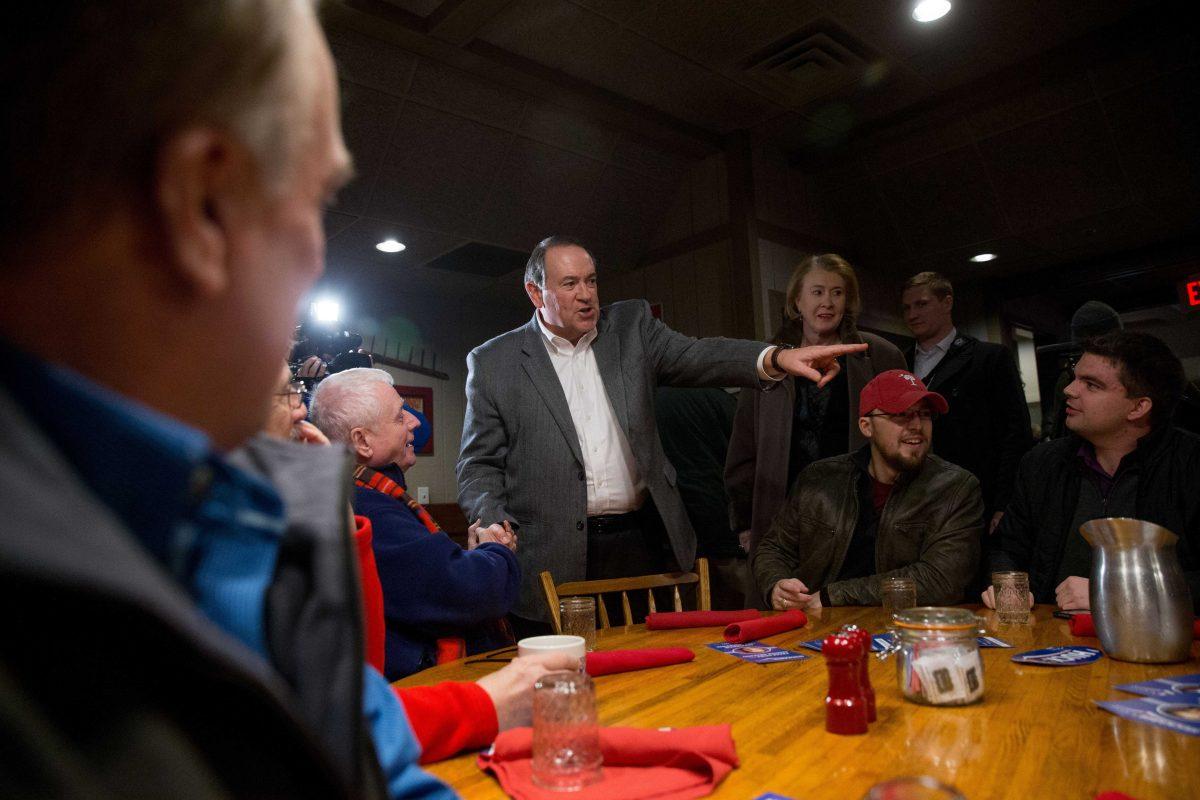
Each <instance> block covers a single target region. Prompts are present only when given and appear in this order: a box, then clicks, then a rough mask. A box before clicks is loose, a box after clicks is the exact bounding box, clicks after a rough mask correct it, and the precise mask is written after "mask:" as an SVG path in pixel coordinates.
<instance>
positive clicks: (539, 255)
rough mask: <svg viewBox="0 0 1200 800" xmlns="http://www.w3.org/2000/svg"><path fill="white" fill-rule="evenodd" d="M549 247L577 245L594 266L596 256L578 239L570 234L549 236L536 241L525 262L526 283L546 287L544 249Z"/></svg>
mask: <svg viewBox="0 0 1200 800" xmlns="http://www.w3.org/2000/svg"><path fill="white" fill-rule="evenodd" d="M551 247H578V248H579V249H581V250H583V252H585V253H587V254H588V258H590V259H591V260H592V266H593V267H595V266H596V257H595V256H594V255H592V251H591V250H588V249H587V248H586V247H584V246H583V243H582V242H580V241H579V240H578V239H575V238H573V237H571V236H550V237H547V238H545V239H542V240H541V241H540V242H538V245H537V247H535V248H533V252H532V253H530V254H529V260H528V261H526V262H525V282H526V283H532V284H534V285H535V286H537V287H538V288H539V289H545V288H546V251H547V250H549V249H550V248H551Z"/></svg>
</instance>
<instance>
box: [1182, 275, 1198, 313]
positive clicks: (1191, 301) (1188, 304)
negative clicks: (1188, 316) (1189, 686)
mask: <svg viewBox="0 0 1200 800" xmlns="http://www.w3.org/2000/svg"><path fill="white" fill-rule="evenodd" d="M1179 304H1180V305H1181V306H1183V310H1184V311H1190V312H1200V275H1193V276H1192V277H1190V278H1185V279H1184V280H1182V281H1180V283H1179Z"/></svg>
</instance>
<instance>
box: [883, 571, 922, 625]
mask: <svg viewBox="0 0 1200 800" xmlns="http://www.w3.org/2000/svg"><path fill="white" fill-rule="evenodd" d="M879 595H880V597H881V598H882V600H883V610H884V612H886V613H887V614H888V616H891V615H892V614H895V613H896V612H897V611H903V610H904V609H906V608H915V607H916V605H917V582H916V581H915V580H913V579H912V578H880V580H879Z"/></svg>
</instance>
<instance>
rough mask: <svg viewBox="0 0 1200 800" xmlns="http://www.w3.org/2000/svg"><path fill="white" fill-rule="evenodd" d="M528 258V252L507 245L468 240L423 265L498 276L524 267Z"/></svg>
mask: <svg viewBox="0 0 1200 800" xmlns="http://www.w3.org/2000/svg"><path fill="white" fill-rule="evenodd" d="M528 260H529V254H528V253H522V252H519V251H517V250H509V249H508V248H507V247H496V246H494V245H490V244H480V243H479V242H469V243H467V244H464V245H462V246H461V247H456V248H454V249H453V250H451V251H450V252H449V253H443V254H442V255H440V256H438V257H437V258H435V259H433V260H432V261H430V262H429V263H427V264H425V266H426V267H430V268H432V269H442V270H446V271H447V272H458V273H462V274H464V275H482V276H483V277H486V278H498V277H500V276H501V275H507V274H508V273H510V272H513V271H514V270H518V269H524V268H525V262H526V261H528Z"/></svg>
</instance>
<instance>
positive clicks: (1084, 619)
mask: <svg viewBox="0 0 1200 800" xmlns="http://www.w3.org/2000/svg"><path fill="white" fill-rule="evenodd" d="M1067 625H1068V626H1070V628H1071V635H1072V636H1095V635H1096V623H1094V622H1092V615H1091V614H1073V615H1071V619H1069V620H1068V621H1067ZM1192 638H1193V639H1200V619H1196V620H1193V621H1192Z"/></svg>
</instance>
